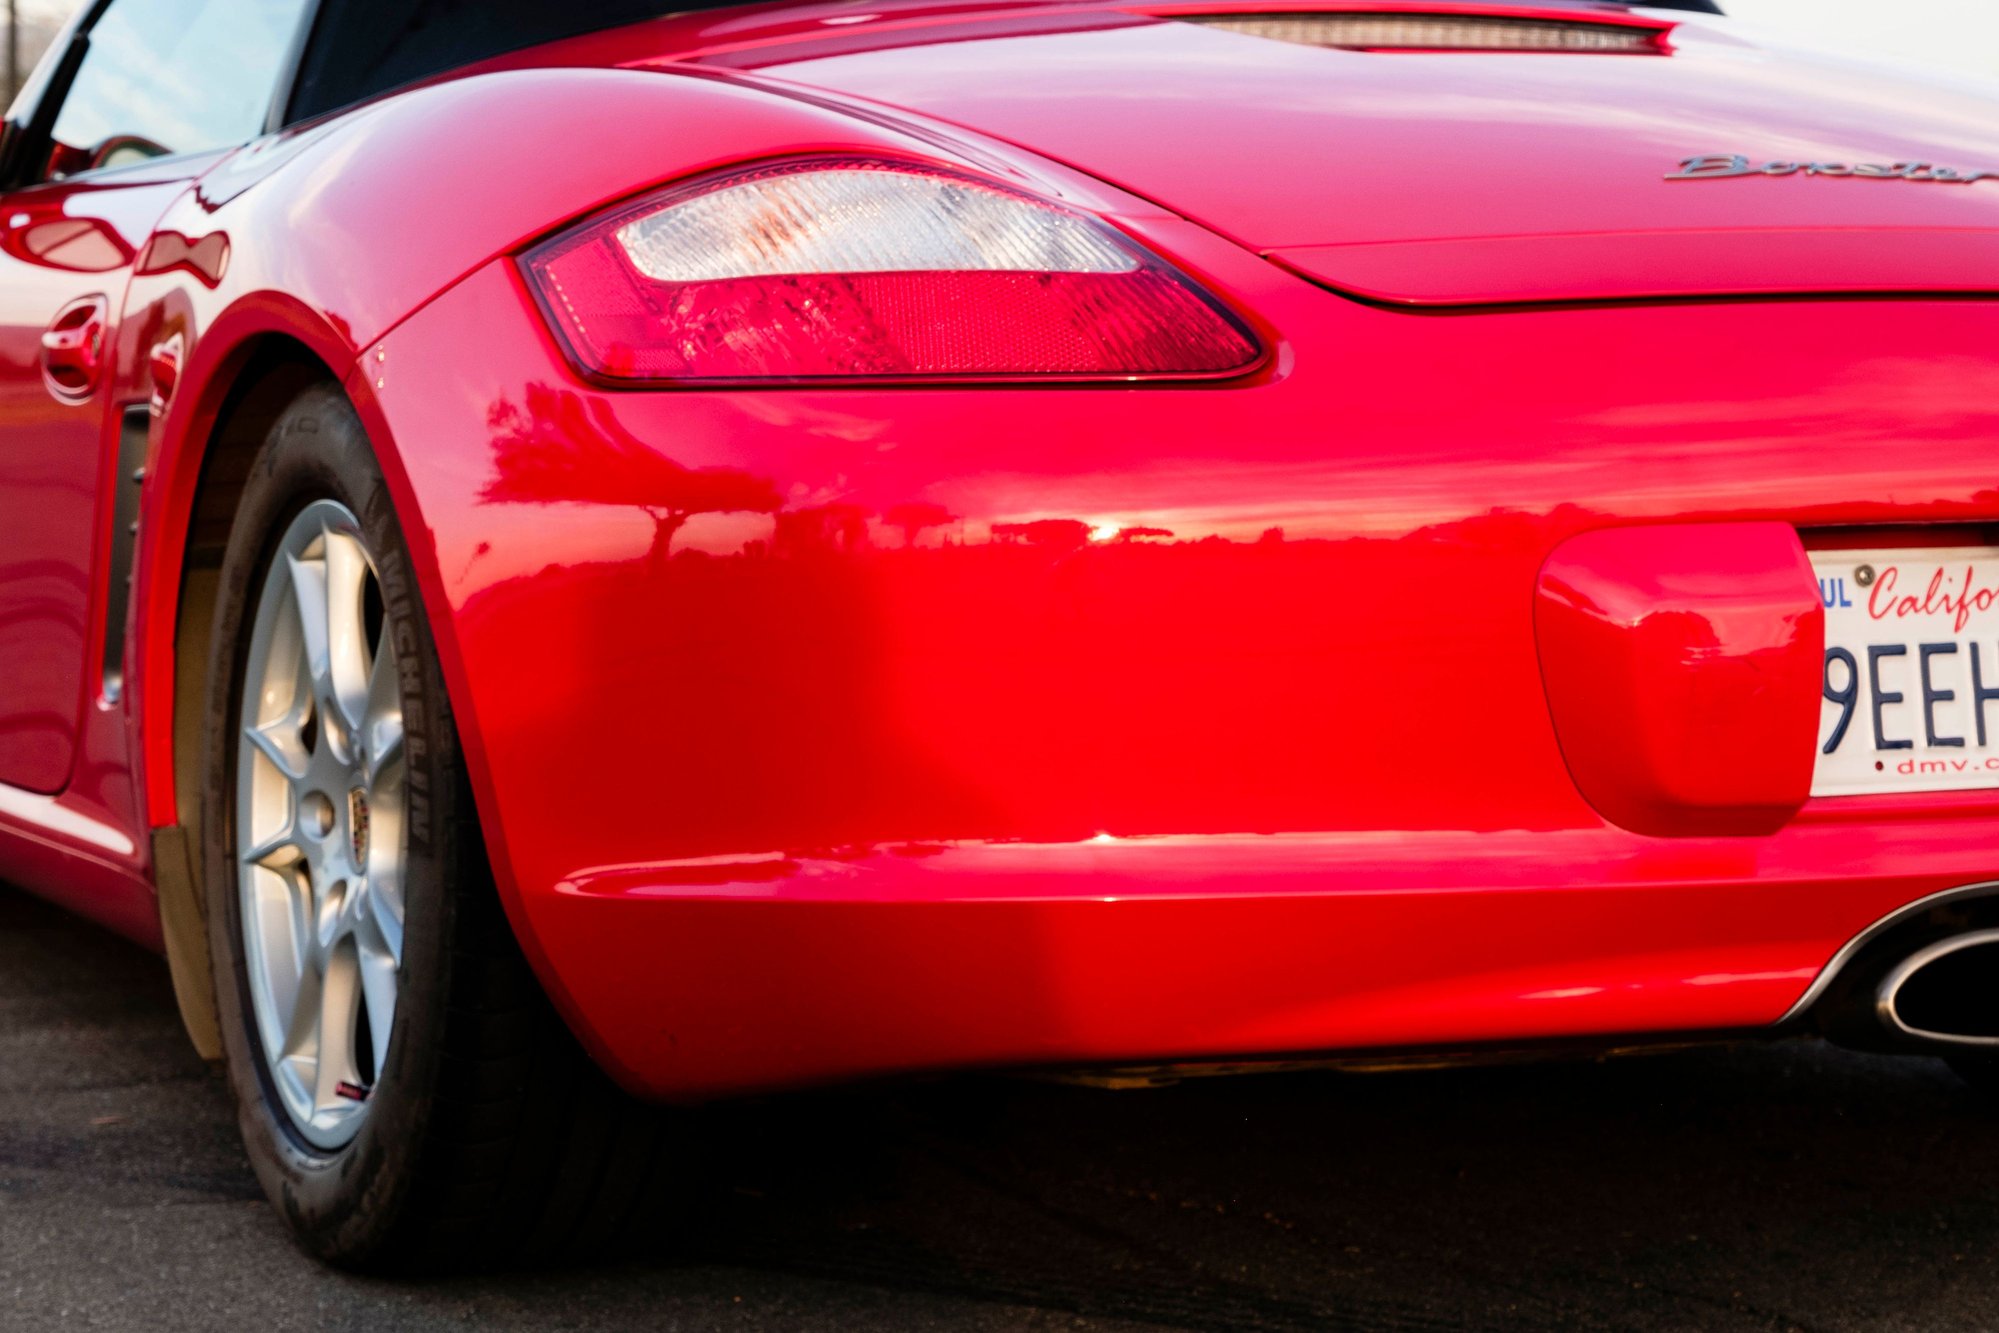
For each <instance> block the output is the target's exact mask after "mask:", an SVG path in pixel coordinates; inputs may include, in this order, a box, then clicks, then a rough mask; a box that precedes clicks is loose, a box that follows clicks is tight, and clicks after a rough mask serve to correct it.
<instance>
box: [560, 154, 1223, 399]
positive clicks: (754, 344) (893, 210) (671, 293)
mask: <svg viewBox="0 0 1999 1333" xmlns="http://www.w3.org/2000/svg"><path fill="white" fill-rule="evenodd" d="M524 262H525V267H526V270H527V273H528V275H529V278H530V279H531V281H532V282H533V284H534V286H535V288H536V290H537V292H538V294H539V295H540V297H541V299H542V302H543V304H544V305H545V306H546V308H547V310H548V313H549V317H550V319H551V321H552V322H553V323H554V325H555V327H556V329H557V330H558V332H559V333H560V334H561V336H562V339H563V341H564V342H565V343H566V344H567V345H568V348H569V351H570V353H571V354H572V355H573V356H574V358H575V359H576V361H577V363H578V364H579V365H580V366H581V367H582V369H583V370H585V371H586V372H588V373H589V374H591V375H594V376H596V377H599V378H602V379H609V380H618V381H642V382H728V381H755V380H799V379H808V380H809V379H960V378H999V379H1011V378H1021V379H1039V378H1056V379H1064V378H1066V379H1124V378H1144V377H1165V378H1174V377H1190V376H1191V377H1200V376H1215V375H1225V374H1229V373H1232V372H1236V371H1240V370H1243V369H1245V368H1247V367H1248V366H1249V365H1250V364H1251V363H1253V362H1254V361H1255V360H1256V359H1257V358H1258V356H1259V355H1260V353H1259V349H1258V347H1257V345H1256V342H1255V340H1254V339H1253V338H1252V337H1251V336H1250V335H1249V333H1248V332H1247V331H1246V330H1245V329H1244V328H1243V326H1242V325H1241V324H1240V323H1239V322H1238V321H1237V320H1236V319H1234V318H1233V317H1232V316H1230V315H1229V314H1228V313H1227V312H1226V311H1225V310H1223V309H1222V307H1221V306H1220V304H1219V303H1217V302H1216V301H1215V300H1214V299H1213V298H1211V297H1209V296H1208V295H1206V294H1205V293H1203V292H1202V291H1201V290H1200V289H1199V288H1197V287H1195V286H1194V285H1193V283H1192V282H1191V281H1189V280H1188V279H1187V278H1186V277H1185V276H1184V275H1182V274H1180V273H1179V272H1178V271H1176V270H1175V269H1174V268H1173V267H1172V266H1170V265H1169V264H1167V263H1166V262H1165V261H1164V260H1162V259H1160V258H1158V257H1157V256H1155V255H1152V254H1150V253H1149V252H1147V251H1146V250H1144V249H1142V248H1141V247H1139V246H1138V245H1137V244H1136V243H1134V242H1133V241H1131V240H1130V239H1129V238H1127V237H1125V236H1124V235H1123V234H1122V233H1120V232H1118V231H1115V230H1113V229H1112V228H1111V227H1109V226H1108V225H1106V224H1105V223H1103V222H1102V221H1100V220H1098V219H1096V218H1093V217H1090V216H1088V215H1086V214H1083V213H1078V212H1075V211H1073V210H1070V209H1067V208H1064V207H1061V206H1060V205H1057V204H1053V203H1050V202H1048V201H1046V200H1043V199H1039V198H1036V197H1034V196H1032V195H1029V194H1024V193H1021V192H1018V191H1015V190H1013V189H1010V188H1008V187H1005V186H1001V185H997V184H993V183H989V182H986V181H983V180H980V179H977V178H975V177H972V176H967V175H960V174H957V173H955V172H950V171H944V170H940V169H934V168H928V167H916V166H908V165H902V164H896V163H888V162H874V161H847V160H840V161H814V162H801V163H788V164H783V165H778V166H772V167H765V168H761V169H757V170H753V171H747V172H740V173H735V174H732V175H728V176H724V177H720V178H714V179H710V180H707V181H704V182H698V183H696V184H694V185H692V186H689V187H683V188H679V189H675V190H670V191H667V192H665V193H662V194H658V195H654V196H651V197H649V198H647V199H645V200H642V201H641V202H639V203H637V204H634V205H632V206H630V207H627V208H623V209H619V210H617V211H615V212H613V213H612V214H610V215H608V216H606V217H603V218H599V219H596V220H594V221H592V222H589V223H586V224H584V225H583V226H582V227H581V228H579V229H577V230H575V231H573V232H570V233H567V234H565V235H563V236H560V237H558V238H557V239H555V240H554V241H551V242H549V243H547V244H545V245H543V246H541V247H540V248H539V249H536V250H534V251H532V252H531V253H529V254H528V255H527V257H526V259H525V261H524Z"/></svg>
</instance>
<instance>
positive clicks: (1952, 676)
mask: <svg viewBox="0 0 1999 1333" xmlns="http://www.w3.org/2000/svg"><path fill="white" fill-rule="evenodd" d="M1812 566H1813V568H1814V569H1815V570H1816V571H1817V573H1818V580H1819V600H1821V601H1822V602H1824V603H1825V643H1826V648H1825V674H1824V678H1823V685H1824V692H1825V697H1824V702H1823V703H1822V705H1821V712H1820V718H1819V754H1818V763H1817V767H1816V769H1815V770H1814V772H1813V774H1812V795H1814V796H1845V795H1855V794H1859V793H1862V792H1911V791H1958V790H1966V789H1970V788H1977V787H1999V550H1995V549H1993V548H1990V547H1977V548H1966V549H1959V550H1894V551H1817V552H1814V553H1813V554H1812Z"/></svg>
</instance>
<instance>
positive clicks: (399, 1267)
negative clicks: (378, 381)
mask: <svg viewBox="0 0 1999 1333" xmlns="http://www.w3.org/2000/svg"><path fill="white" fill-rule="evenodd" d="M318 500H335V501H338V502H340V503H341V504H344V505H345V506H346V507H347V508H348V509H349V510H351V511H352V512H353V514H354V515H355V516H357V517H358V518H359V519H360V521H361V528H362V532H363V535H364V538H365V541H366V544H367V546H368V549H369V550H370V551H371V552H373V553H374V555H375V560H376V563H377V565H378V569H377V574H378V577H379V582H380V585H381V601H382V603H383V607H382V612H383V614H384V615H385V616H386V617H387V618H388V620H389V622H390V625H391V628H392V630H393V632H394V633H396V634H397V635H398V636H399V637H398V639H397V642H398V644H409V643H414V644H416V645H418V647H417V650H416V651H415V652H414V653H407V652H406V650H405V656H406V657H413V658H414V659H415V661H414V664H412V663H411V662H410V661H408V660H404V658H401V657H399V665H400V668H401V676H402V682H403V685H402V695H403V709H404V716H405V727H406V732H405V736H406V739H405V753H406V762H407V764H408V766H409V767H408V778H407V782H408V788H409V791H410V793H411V796H410V802H411V805H410V818H409V819H408V821H407V823H408V834H407V849H406V855H407V862H406V865H407V874H406V877H407V884H406V887H405V890H404V897H405V923H404V935H403V954H402V965H401V969H400V972H399V974H398V979H399V983H400V998H399V1000H398V1003H397V1007H396V1012H395V1021H394V1024H393V1030H392V1033H391V1036H390V1040H389V1046H388V1052H387V1056H386V1058H385V1059H384V1060H383V1067H382V1069H381V1070H380V1071H377V1073H376V1075H375V1077H376V1084H377V1086H376V1090H375V1092H374V1094H373V1100H372V1102H371V1104H370V1105H369V1107H368V1111H367V1115H366V1118H365V1120H364V1122H363V1123H362V1126H361V1128H360V1131H359V1133H358V1135H357V1136H356V1137H354V1139H353V1140H352V1141H351V1142H349V1143H348V1144H347V1145H346V1146H345V1147H344V1148H341V1149H339V1150H337V1151H331V1152H328V1151H322V1150H319V1149H316V1148H314V1147H312V1146H311V1145H309V1144H308V1143H307V1142H306V1141H305V1139H304V1138H303V1137H302V1136H301V1135H300V1133H299V1132H298V1130H297V1127H296V1125H295V1123H294V1122H293V1120H292V1119H291V1117H290V1115H289V1114H288V1113H287V1112H286V1111H285V1109H284V1107H283V1104H282V1102H281V1101H280V1100H278V1099H277V1097H276V1096H275V1093H274V1089H273V1085H272V1082H271V1075H270V1070H269V1068H268V1066H267V1062H266V1060H265V1056H264V1049H263V1044H262V1042H261V1041H260V1039H259V1038H258V1036H257V1034H256V1030H255V1028H254V1026H253V1022H254V1017H253V1013H252V1002H251V999H250V993H249V989H248V980H247V978H248V971H247V967H248V965H247V963H246V961H245V959H246V946H245V942H244V934H243V928H242V921H241V916H242V912H241V907H240V901H239V892H238V885H237V873H236V866H235V850H234V849H235V847H236V840H235V830H234V806H235V801H234V793H235V791H236V786H235V774H234V770H235V765H236V762H237V746H236V744H235V743H234V742H235V738H236V735H237V718H238V716H239V713H238V701H239V699H240V697H241V690H242V679H243V673H244V663H245V658H246V652H247V647H246V640H247V626H248V624H249V623H250V617H251V615H252V613H253V612H254V608H255V605H256V600H255V599H256V598H257V596H258V595H259V590H260V589H261V588H262V586H263V582H264V575H265V571H266V569H267V567H268V565H269V563H270V561H271V559H272V556H273V550H274V547H275V544H276V542H277V540H278V536H279V534H281V533H282V532H283V531H284V529H285V527H286V526H287V524H288V523H289V522H290V521H291V519H292V518H293V517H294V516H296V515H297V514H298V513H299V512H300V511H301V510H303V509H304V508H305V507H306V506H307V505H308V504H311V503H313V502H314V501H318ZM221 586H222V589H223V592H222V594H221V603H220V605H219V606H218V607H217V611H216V620H215V637H214V641H213V645H212V648H211V656H210V669H209V682H210V686H209V692H208V701H207V711H206V718H205V722H206V729H205V736H206V754H205V761H204V762H205V767H204V779H205V781H204V800H203V803H202V812H203V813H202V825H203V827H202V849H203V855H202V866H203V875H204V881H205V882H204V890H205V892H206V894H207V903H208V921H209V939H210V946H211V956H212V957H213V959H214V960H215V971H216V976H215V992H216V999H217V1003H218V1007H219V1012H220V1018H221V1026H222V1032H223V1040H224V1044H225V1048H226V1054H227V1058H228V1070H229V1080H230V1083H231V1085H232V1087H233V1090H234V1092H235V1095H236V1099H237V1102H238V1112H239V1119H240V1122H241V1126H242V1131H243V1138H244V1142H245V1145H246V1146H247V1148H248V1150H249V1155H250V1160H251V1162H252V1164H253V1165H254V1167H255V1168H256V1172H257V1176H258V1178H259V1180H261V1182H262V1183H263V1186H264V1189H265V1191H266V1193H267V1194H269V1196H270V1199H271V1202H272V1205H273V1206H274V1207H275V1208H276V1209H277V1210H278V1212H279V1214H280V1215H281V1216H282V1217H283V1218H284V1220H285V1221H286V1223H288V1224H289V1225H290V1227H291V1228H292V1230H293V1231H294V1232H295V1233H296V1235H297V1237H298V1239H299V1241H300V1243H301V1244H302V1245H303V1246H304V1248H305V1249H306V1250H308V1251H309V1252H311V1253H312V1254H314V1255H317V1256H318V1257H320V1258H322V1259H324V1260H327V1261H329V1262H331V1263H335V1264H339V1265H342V1266H344V1267H350V1268H356V1269H367V1270H376V1271H381V1270H394V1271H412V1270H427V1269H436V1268H440V1267H455V1266H460V1265H463V1264H466V1263H468V1262H476V1263H482V1264H483V1263H492V1262H512V1261H520V1260H522V1259H537V1258H547V1257H561V1256H562V1255H564V1254H566V1253H571V1252H575V1253H585V1254H587V1253H596V1252H601V1250H602V1248H603V1247H605V1246H607V1245H609V1244H611V1243H612V1242H613V1241H615V1240H616V1239H617V1238H618V1237H619V1236H620V1235H621V1234H622V1233H625V1232H627V1231H628V1230H629V1228H630V1224H631V1222H632V1221H633V1220H634V1219H635V1218H636V1216H637V1215H638V1213H639V1212H640V1210H641V1209H642V1208H644V1207H647V1206H648V1205H653V1204H657V1203H658V1202H660V1201H661V1200H662V1193H663V1192H672V1191H674V1190H675V1186H676V1181H675V1180H674V1179H673V1176H674V1175H676V1174H677V1173H675V1172H672V1171H671V1170H670V1169H669V1168H670V1167H671V1162H670V1160H669V1159H668V1158H667V1156H666V1154H665V1152H664V1149H665V1148H666V1147H667V1146H668V1144H669V1140H668V1133H667V1131H668V1126H669V1121H668V1118H667V1116H666V1115H665V1113H662V1112H660V1111H657V1110H654V1109H652V1108H649V1107H645V1106H641V1105H639V1104H637V1103H636V1102H634V1101H633V1100H632V1099H630V1098H628V1097H627V1096H626V1095H625V1094H624V1093H622V1092H621V1091H620V1090H619V1089H618V1088H617V1087H616V1086H615V1085H614V1084H613V1083H612V1082H611V1081H610V1079H608V1078H607V1077H606V1076H605V1075H604V1074H603V1073H602V1072H601V1071H600V1070H599V1069H597V1067H596V1066H595V1065H594V1064H593V1063H592V1062H591V1061H590V1060H589V1059H588V1057H587V1056H586V1055H585V1054H584V1052H583V1050H582V1049H581V1047H580V1046H579V1045H578V1043H577V1041H576V1040H575V1038H574V1037H573V1036H572V1035H571V1033H570V1032H569V1031H568V1029H567V1027H566V1026H565V1025H564V1023H563V1022H562V1020H561V1019H560V1017H559V1016H558V1015H557V1014H556V1012H555V1010H554V1008H553V1007H552V1005H551V1004H550V1003H549V1001H548V999H547V997H546V996H545V995H544V994H543V992H542V990H541V987H540V985H539V984H538V982H537V981H536V979H535V977H534V975H533V973H532V972H531V970H530V969H529V967H528V964H527V962H526V960H525V958H524V957H523V956H522V953H521V950H520V947H519V944H518V943H517V941H516V940H515V938H514V935H513V932H512V929H511V928H510V926H509V925H508V922H507V919H506V916H505V913H504V911H503V910H502V908H501V906H500V903H499V901H498V897H497V894H496V892H495V890H494V886H493V882H492V877H491V873H490V871H489V869H488V866H487V862H486V856H485V847H484V843H483V840H482V839H481V837H480V831H479V825H478V817H477V813H476V811H475V810H474V808H473V800H472V795H471V789H470V786H469V783H468V781H467V778H466V771H465V764H464V760H463V757H462V754H461V752H460V749H459V745H458V738H457V735H456V732H455V730H454V728H453V725H452V717H451V708H450V703H449V701H448V700H447V699H446V697H445V690H444V684H443V680H442V677H441V673H440V671H439V668H438V661H437V651H436V647H435V644H434V643H433V641H432V639H431V635H430V631H429V626H428V623H427V621H426V619H425V616H424V613H423V609H422V604H421V601H420V599H419V597H418V594H417V590H416V586H415V583H414V580H413V579H412V577H411V575H410V568H409V555H408V550H407V547H406V546H405V544H404V542H403V539H402V535H401V533H400V531H399V530H398V528H397V524H396V519H395V515H394V511H393V507H392V505H391V503H390V499H389V495H388V491H387V488H386V487H385V485H384V484H383V481H382V474H381V470H380V468H379V466H378V465H377V462H376V460H375V456H374V453H373V451H372V449H371V448H370V446H369V442H368V439H367V436H366V433H365V431H364V429H363V427H362V425H361V422H360V420H359V418H358V417H357V416H356V415H355V412H354V409H353V407H352V405H351V404H350V403H349V402H348V400H347V398H346V397H345V395H344V394H343V393H342V392H341V391H340V389H339V388H338V387H337V386H334V385H331V384H328V385H323V386H319V387H315V388H312V389H309V390H307V391H306V392H304V393H303V394H301V395H300V396H299V398H298V399H297V400H295V401H294V403H293V404H292V405H291V407H290V408H289V409H288V410H287V411H286V412H285V413H284V414H283V415H282V416H281V417H280V418H279V420H278V422H277V424H276V426H275V427H274V428H273V430H272V432H271V435H270V437H269V439H268V440H267V441H266V443H265V445H264V447H263V450H262V452H261V453H260V454H259V455H258V457H257V459H256V461H255V463H254V464H253V465H252V467H251V470H250V476H249V480H248V482H247V484H246V486H245V489H244V493H243V497H242V503H241V507H240V509H239V511H238V513H237V516H236V519H235V524H234V528H233V531H232V532H231V535H230V539H229V546H228V552H227V554H226V556H225V557H224V562H223V567H222V581H221ZM426 794H427V809H426V810H425V811H424V812H423V814H424V816H426V817H419V811H418V808H417V807H418V804H419V803H420V802H423V801H425V800H426ZM648 1211H650V1209H648Z"/></svg>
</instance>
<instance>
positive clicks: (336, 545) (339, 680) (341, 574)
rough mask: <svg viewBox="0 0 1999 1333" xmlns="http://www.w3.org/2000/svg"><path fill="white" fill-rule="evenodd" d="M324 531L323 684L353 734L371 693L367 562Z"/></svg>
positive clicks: (357, 548) (354, 547)
mask: <svg viewBox="0 0 1999 1333" xmlns="http://www.w3.org/2000/svg"><path fill="white" fill-rule="evenodd" d="M323 531H324V532H325V537H324V540H325V549H326V557H325V569H326V652H327V671H328V675H329V681H328V684H329V685H330V687H331V689H332V694H333V700H334V704H335V706H336V707H337V708H339V710H340V721H341V722H342V724H343V725H344V726H345V727H346V728H347V730H348V731H350V732H354V731H359V730H360V728H361V725H362V722H363V720H364V717H365V710H366V708H367V704H368V698H369V694H370V690H369V685H370V681H369V677H368V636H367V630H366V626H365V625H364V624H363V620H362V614H363V613H362V605H363V593H364V592H365V590H366V588H367V585H368V557H367V555H366V554H365V553H364V552H363V551H362V550H361V544H360V543H359V542H357V541H355V540H354V539H353V538H352V537H350V536H348V535H347V534H345V533H342V532H334V531H332V530H330V529H324V530H323Z"/></svg>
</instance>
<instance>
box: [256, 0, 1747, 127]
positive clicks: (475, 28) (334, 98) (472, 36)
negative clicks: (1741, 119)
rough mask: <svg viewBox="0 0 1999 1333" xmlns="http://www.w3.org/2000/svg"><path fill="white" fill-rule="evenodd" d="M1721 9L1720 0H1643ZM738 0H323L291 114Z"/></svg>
mask: <svg viewBox="0 0 1999 1333" xmlns="http://www.w3.org/2000/svg"><path fill="white" fill-rule="evenodd" d="M1647 2H1648V3H1649V4H1650V5H1651V7H1653V8H1655V9H1685V10H1695V11H1698V12H1701V13H1706V14H1719V13H1720V12H1721V8H1720V6H1719V5H1717V4H1716V3H1715V0H1647ZM738 3H742V0H707V2H706V3H704V2H703V0H321V3H320V6H319V15H318V17H317V19H316V20H315V21H314V27H313V32H312V38H311V41H310V42H309V43H308V45H307V47H306V50H305V58H304V61H303V63H302V64H301V65H300V68H299V71H298V78H297V80H296V82H295V83H294V84H293V86H292V94H291V102H290V105H289V107H288V110H287V114H286V116H285V119H286V121H287V122H296V121H300V120H307V119H310V118H311V117H313V116H317V115H321V114H323V113H325V112H328V111H333V110H337V109H338V108H340V107H343V106H351V105H352V104H353V103H355V102H359V101H362V100H363V99H365V98H369V97H373V96H374V95H375V94H377V93H383V92H387V91H389V90H390V89H391V88H399V87H401V86H402V85H404V84H406V83H414V82H416V81H417V80H419V79H426V78H429V77H431V76H432V75H434V74H442V73H444V72H445V71H446V70H451V69H457V68H459V67H461V66H464V65H470V64H475V63H477V62H478V61H481V60H488V59H491V58H492V57H494V56H498V55H504V54H506V53H507V52H509V51H520V50H525V49H526V48H528V47H531V46H540V45H542V44H543V43H545V42H554V41H560V40H562V39H563V38H565V37H578V36H581V35H583V34H584V33H588V32H599V31H602V30H604V29H606V28H616V27H621V26H623V25H624V24H627V23H637V22H640V21H642V20H645V19H651V18H659V17H660V16H662V15H665V14H674V13H684V12H686V11H689V10H696V9H723V8H727V7H728V6H729V5H732V4H738Z"/></svg>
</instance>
